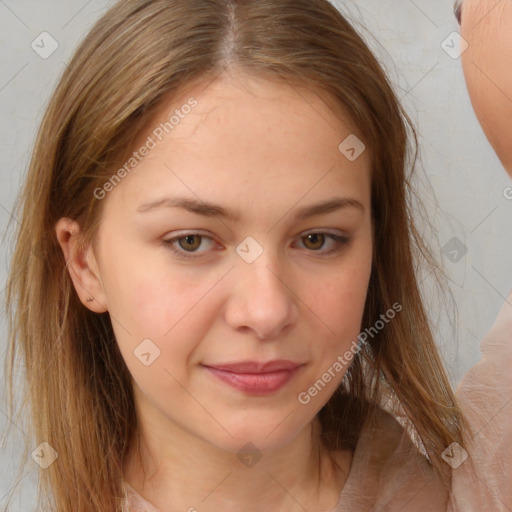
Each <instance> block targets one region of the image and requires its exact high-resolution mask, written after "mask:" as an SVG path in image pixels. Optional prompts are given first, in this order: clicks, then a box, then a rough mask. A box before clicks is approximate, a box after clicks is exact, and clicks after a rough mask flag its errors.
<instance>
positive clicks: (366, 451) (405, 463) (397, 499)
mask: <svg viewBox="0 0 512 512" xmlns="http://www.w3.org/2000/svg"><path fill="white" fill-rule="evenodd" d="M374 417H375V421H373V422H372V424H369V423H368V424H366V425H365V426H364V427H363V429H362V431H361V434H360V437H359V440H358V443H357V446H356V450H355V452H354V456H353V459H352V466H351V468H350V473H349V477H348V480H347V482H346V484H345V488H344V489H343V491H342V494H341V496H340V503H339V505H338V508H337V509H335V510H334V511H333V512H345V511H349V510H350V511H359V510H365V511H366V510H401V509H402V507H404V508H403V510H407V511H408V512H415V511H418V512H419V511H422V512H423V511H424V510H425V503H428V504H429V508H428V510H431V511H432V512H437V511H439V512H441V511H442V512H445V511H446V510H447V501H448V496H449V493H448V489H446V488H445V486H444V485H443V483H442V481H441V479H440V477H439V476H438V475H437V473H436V472H435V471H434V470H433V468H432V466H431V465H430V463H429V461H428V459H427V458H426V457H425V456H424V455H423V454H422V453H421V450H420V448H419V447H418V446H417V445H416V444H415V442H414V441H413V440H412V438H411V436H410V435H409V433H408V431H407V430H406V429H405V428H404V427H403V426H402V425H401V424H400V423H399V422H398V421H397V420H396V419H395V418H394V417H393V416H392V415H391V414H389V413H388V412H386V411H385V410H383V409H376V411H375V416H374Z"/></svg>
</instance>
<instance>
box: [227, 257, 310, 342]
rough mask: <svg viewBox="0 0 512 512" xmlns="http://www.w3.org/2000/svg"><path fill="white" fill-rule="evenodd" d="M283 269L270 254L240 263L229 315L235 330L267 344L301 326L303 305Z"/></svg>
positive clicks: (234, 276) (235, 278) (228, 309)
mask: <svg viewBox="0 0 512 512" xmlns="http://www.w3.org/2000/svg"><path fill="white" fill-rule="evenodd" d="M282 265H283V263H279V262H278V261H277V258H276V257H273V256H272V255H271V254H270V251H264V252H263V254H261V255H260V256H259V257H258V258H257V259H256V261H254V262H252V263H247V262H246V261H244V260H242V259H240V260H239V261H237V263H236V268H235V269H234V271H233V272H232V279H233V280H234V281H235V283H234V284H233V285H232V287H231V288H230V292H229V299H228V304H227V307H226V312H225V318H226V322H227V323H228V324H229V326H230V327H231V328H232V329H234V330H237V331H239V332H252V333H254V334H255V335H257V336H258V337H259V338H261V339H265V340H266V339H275V338H277V337H279V336H280V335H282V332H283V331H284V330H285V329H286V328H287V327H289V326H291V325H292V324H294V323H296V322H297V319H298V317H299V308H298V304H297V303H298V302H300V301H299V299H298V298H297V296H296V294H295V293H294V291H293V283H292V282H290V281H291V276H290V275H289V273H287V272H283V270H282Z"/></svg>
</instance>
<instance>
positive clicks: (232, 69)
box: [7, 0, 487, 512]
mask: <svg viewBox="0 0 512 512" xmlns="http://www.w3.org/2000/svg"><path fill="white" fill-rule="evenodd" d="M408 126H409V125H408V120H407V117H406V116H405V114H404V113H403V111H402V110H401V108H400V105H399V104H398V102H397V99H396V97H395V95H394V94H393V91H392V89H391V87H390V85H389V83H388V81H387V79H386V77H385V75H384V73H383V71H382V69H381V68H380V66H379V65H378V63H377V62H376V60H375V58H374V57H373V55H372V53H371V52H370V50H369V49H368V48H367V46H366V45H365V44H364V42H363V41H362V39H361V38H360V37H359V36H358V35H357V34H356V33H355V31H354V30H353V29H352V28H351V26H350V25H349V24H348V23H347V21H345V19H344V18H343V17H342V16H341V15H340V13H339V12H338V11H337V10H336V9H335V8H334V7H333V6H332V5H331V4H330V3H329V2H327V1H326V0H294V1H293V2H290V1H288V0H272V1H270V0H269V1H266V0H265V1H261V0H260V1H258V2H253V1H246V2H241V1H236V0H232V1H229V0H199V1H196V2H190V1H188V0H152V1H149V0H125V1H122V2H118V3H117V4H115V5H114V6H113V7H112V8H111V9H110V10H109V12H107V13H106V14H105V15H104V17H103V18H102V19H101V20H100V21H99V22H98V23H97V24H96V25H95V26H94V28H93V29H92V31H91V32H90V34H89V35H88V36H87V37H86V39H85V40H84V42H83V43H82V44H81V46H80V47H79V49H78V50H77V52H76V54H75V56H74V58H73V60H72V61H71V63H70V64H69V66H68V67H67V70H66V72H65V74H64V76H63V77H62V79H61V81H60V83H59V85H58V87H57V90H56V91H55V94H54V95H53V97H52V100H51V103H50V105H49V107H48V110H47V112H46V115H45V117H44V120H43V123H42V126H41V129H40V133H39V137H38V140H37V142H36V147H35V150H34V154H33V158H32V161H31V165H30V169H29V174H28V177H27V181H26V184H25V187H24V189H23V191H22V194H21V198H20V205H19V216H18V218H20V219H21V228H20V230H19V234H18V239H17V244H16V249H15V253H14V256H13V261H12V267H11V274H10V279H9V283H8V293H7V300H8V312H9V315H10V319H11V326H10V346H9V357H8V363H9V364H8V376H9V379H10V382H11V383H12V382H13V378H14V377H13V373H14V371H13V369H14V363H15V359H16V355H17V354H18V353H19V355H20V356H21V357H22V361H23V363H24V365H25V369H26V383H27V388H26V389H27V393H28V397H29V398H28V399H29V403H30V404H31V418H32V420H33V427H34V432H33V433H34V437H35V438H37V440H38V450H37V451H36V454H35V456H36V458H37V457H39V459H40V460H39V462H40V465H41V468H42V469H41V478H42V489H43V491H44V494H45V498H46V499H45V500H44V503H43V504H42V505H41V507H42V508H43V510H55V511H58V512H64V511H66V512H67V511H69V510H74V511H77V512H86V511H87V512H89V511H91V512H92V511H98V510H104V511H115V510H122V511H127V510H148V511H156V510H160V511H162V512H174V511H183V510H189V511H194V510H198V511H201V512H202V511H216V510H225V511H228V512H229V511H232V510H240V509H242V510H245V511H249V512H251V511H256V510H257V511H260V510H269V511H273V512H278V511H287V512H294V511H296V510H297V511H299V510H311V511H313V510H316V511H328V510H335V511H348V510H350V511H356V510H370V509H371V510H408V511H411V510H417V511H420V510H427V509H428V510H433V511H434V510H436V511H437V510H443V511H444V510H456V509H457V506H458V503H459V501H458V500H459V497H458V496H457V495H456V494H454V493H453V487H452V485H453V481H454V480H453V474H452V473H453V472H454V471H457V468H459V467H463V466H464V467H466V468H469V469H467V471H469V473H468V474H471V475H472V474H474V472H472V469H471V468H472V467H473V466H472V452H471V450H472V448H471V447H470V444H471V443H470V440H471V439H472V437H471V435H472V432H471V427H470V425H469V424H468V423H467V421H466V420H465V417H464V414H463V412H462V408H461V406H460V405H459V404H458V400H457V398H456V396H455V395H454V393H453V391H452V389H451V387H450V384H449V382H448V379H447V377H446V374H445V371H444V369H443V365H442V363H441V360H440V357H439V354H438V351H437V348H436V345H435V343H434V341H433V339H432V333H431V330H430V327H429V325H428V322H427V318H426V314H425V310H424V306H423V304H422V301H421V297H420V293H419V288H418V283H417V280H416V276H415V268H416V264H417V263H421V262H422V261H424V262H426V263H427V264H431V265H432V259H431V258H430V256H429V254H428V251H427V250H426V249H425V247H424V245H423V243H422V241H421V238H420V237H419V236H418V235H417V233H416V230H415V227H414V224H413V221H412V217H411V214H412V212H411V205H412V201H411V190H410V188H409V184H408V173H407V166H408V163H409V162H408V154H409V153H408V138H407V133H408ZM11 393H12V389H11ZM11 402H12V396H10V404H9V405H10V410H12V403H11ZM39 443H40V444H39ZM466 449H467V450H468V451H469V452H470V458H469V459H468V460H462V459H464V457H463V455H467V452H466ZM475 449H478V446H476V447H475ZM34 460H35V459H34ZM455 461H457V462H458V463H455ZM461 464H462V466H461ZM486 492H487V491H486V490H485V486H482V491H481V496H484V494H483V493H486ZM404 507H405V508H404ZM426 507H427V508H426Z"/></svg>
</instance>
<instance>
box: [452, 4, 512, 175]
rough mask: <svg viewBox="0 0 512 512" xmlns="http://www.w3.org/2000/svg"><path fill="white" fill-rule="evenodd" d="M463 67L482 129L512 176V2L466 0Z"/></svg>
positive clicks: (463, 26) (462, 11) (462, 7)
mask: <svg viewBox="0 0 512 512" xmlns="http://www.w3.org/2000/svg"><path fill="white" fill-rule="evenodd" d="M461 35H462V37H463V38H464V39H465V40H466V41H467V42H468V49H467V50H466V51H465V52H464V53H463V54H462V66H463V69H464V75H465V78H466V83H467V86H468V92H469V95H470V97H471V102H472V104H473V108H474V109H475V113H476V115H477V117H478V120H479V122H480V124H481V125H482V128H483V130H484V132H485V134H486V136H487V138H488V140H489V142H490V143H491V145H492V146H493V148H494V150H495V151H496V153H497V155H498V157H499V158H500V160H501V163H502V164H503V166H504V167H505V169H506V170H507V172H508V173H509V174H510V175H511V176H512V143H511V140H512V67H511V66H510V62H511V61H512V2H510V1H501V2H499V1H496V0H464V1H463V2H461Z"/></svg>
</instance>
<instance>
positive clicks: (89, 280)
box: [55, 218, 108, 313]
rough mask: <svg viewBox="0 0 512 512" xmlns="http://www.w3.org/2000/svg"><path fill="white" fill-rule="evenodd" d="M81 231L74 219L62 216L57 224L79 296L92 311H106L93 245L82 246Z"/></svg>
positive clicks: (57, 230) (56, 229) (57, 231)
mask: <svg viewBox="0 0 512 512" xmlns="http://www.w3.org/2000/svg"><path fill="white" fill-rule="evenodd" d="M80 231H81V230H80V225H79V224H78V222H77V221H75V220H73V219H69V218H62V219H59V221H58V222H57V223H56V224H55V232H56V235H57V240H58V242H59V245H60V247H61V249H62V252H63V253H64V259H65V260H66V268H67V269H68V272H69V275H70V277H71V280H72V281H73V285H74V287H75V290H76V293H77V294H78V297H79V298H80V300H81V302H82V304H83V305H84V306H85V307H87V308H88V309H90V310H91V311H93V312H95V313H104V312H105V311H108V308H107V303H106V297H105V293H104V290H103V285H102V282H101V278H100V274H99V270H98V265H97V264H96V258H95V256H94V253H93V249H92V246H91V245H88V246H86V247H81V246H80V244H79V239H80V237H79V235H80Z"/></svg>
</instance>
